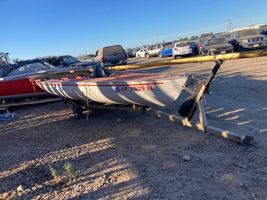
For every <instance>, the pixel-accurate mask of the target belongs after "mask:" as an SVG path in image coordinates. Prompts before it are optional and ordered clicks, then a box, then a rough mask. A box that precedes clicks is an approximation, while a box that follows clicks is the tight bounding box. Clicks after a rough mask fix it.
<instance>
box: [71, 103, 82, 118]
mask: <svg viewBox="0 0 267 200" xmlns="http://www.w3.org/2000/svg"><path fill="white" fill-rule="evenodd" d="M72 112H73V115H74V117H75V118H76V119H82V118H83V109H82V108H81V107H80V106H78V105H75V104H72Z"/></svg>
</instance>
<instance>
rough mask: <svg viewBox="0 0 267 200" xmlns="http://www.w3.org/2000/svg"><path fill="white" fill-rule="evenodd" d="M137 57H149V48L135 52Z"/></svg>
mask: <svg viewBox="0 0 267 200" xmlns="http://www.w3.org/2000/svg"><path fill="white" fill-rule="evenodd" d="M135 57H136V58H149V54H148V50H147V49H140V50H139V51H137V52H136V54H135Z"/></svg>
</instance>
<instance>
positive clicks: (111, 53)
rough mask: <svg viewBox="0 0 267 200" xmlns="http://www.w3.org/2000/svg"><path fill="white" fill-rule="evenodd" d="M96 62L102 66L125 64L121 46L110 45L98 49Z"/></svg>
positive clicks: (124, 54)
mask: <svg viewBox="0 0 267 200" xmlns="http://www.w3.org/2000/svg"><path fill="white" fill-rule="evenodd" d="M96 60H98V61H99V62H100V63H101V64H102V65H104V66H111V65H124V64H127V55H126V52H125V50H124V49H123V47H122V46H121V45H112V46H106V47H102V48H99V49H98V50H97V52H96Z"/></svg>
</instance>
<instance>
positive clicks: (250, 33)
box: [236, 29, 259, 37]
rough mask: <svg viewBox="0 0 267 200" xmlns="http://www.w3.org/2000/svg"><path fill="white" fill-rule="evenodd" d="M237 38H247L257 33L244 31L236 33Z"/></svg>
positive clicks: (255, 31)
mask: <svg viewBox="0 0 267 200" xmlns="http://www.w3.org/2000/svg"><path fill="white" fill-rule="evenodd" d="M236 33H237V35H238V36H239V37H247V36H251V35H258V34H259V32H258V31H257V30H253V29H252V30H244V31H238V32H236Z"/></svg>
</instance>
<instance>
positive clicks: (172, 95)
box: [37, 74, 187, 106]
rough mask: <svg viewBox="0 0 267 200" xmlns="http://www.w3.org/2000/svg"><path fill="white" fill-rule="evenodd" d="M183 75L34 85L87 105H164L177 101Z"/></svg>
mask: <svg viewBox="0 0 267 200" xmlns="http://www.w3.org/2000/svg"><path fill="white" fill-rule="evenodd" d="M186 80H187V77H186V76H178V75H176V76H160V75H153V74H125V75H121V76H119V77H104V78H91V79H86V80H78V81H77V80H76V81H73V80H72V81H60V80H56V79H54V80H47V81H39V82H37V84H38V85H39V87H40V88H42V89H43V90H45V91H47V92H49V93H51V94H54V95H57V96H62V97H65V98H68V99H73V100H78V101H82V102H87V103H92V102H93V103H103V104H123V105H130V104H136V105H147V106H150V105H158V106H167V105H169V104H170V103H172V102H174V101H176V100H177V98H178V97H179V95H180V93H181V91H182V89H183V86H184V84H185V82H186Z"/></svg>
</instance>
